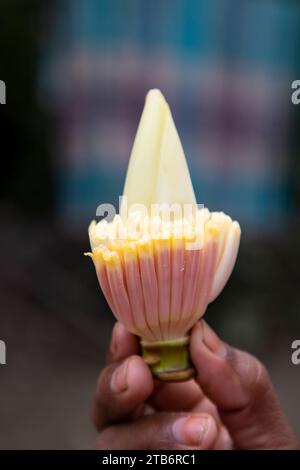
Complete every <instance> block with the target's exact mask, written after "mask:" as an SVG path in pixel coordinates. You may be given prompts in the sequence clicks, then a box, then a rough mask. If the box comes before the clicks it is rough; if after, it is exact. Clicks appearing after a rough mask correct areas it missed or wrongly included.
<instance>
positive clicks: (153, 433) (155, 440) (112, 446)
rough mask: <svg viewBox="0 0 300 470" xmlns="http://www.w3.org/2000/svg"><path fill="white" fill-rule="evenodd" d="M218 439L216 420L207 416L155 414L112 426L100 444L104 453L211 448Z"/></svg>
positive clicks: (100, 439)
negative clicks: (110, 451) (105, 451)
mask: <svg viewBox="0 0 300 470" xmlns="http://www.w3.org/2000/svg"><path fill="white" fill-rule="evenodd" d="M217 439H218V428H217V425H216V423H215V421H214V419H213V418H212V417H211V416H209V415H206V414H198V415H197V414H196V415H193V416H191V415H185V414H180V415H179V416H178V414H175V413H155V414H154V415H151V416H147V417H144V418H140V419H138V420H136V421H132V422H130V423H128V424H120V425H117V426H111V427H109V428H107V429H106V430H105V431H103V432H102V433H101V434H100V436H99V438H98V442H97V447H98V448H99V449H102V450H106V449H109V450H120V449H121V450H127V449H130V450H132V449H135V450H141V449H142V450H153V449H156V450H158V449H164V450H165V449H174V450H177V449H178V450H181V449H212V448H213V447H214V444H215V442H216V441H217Z"/></svg>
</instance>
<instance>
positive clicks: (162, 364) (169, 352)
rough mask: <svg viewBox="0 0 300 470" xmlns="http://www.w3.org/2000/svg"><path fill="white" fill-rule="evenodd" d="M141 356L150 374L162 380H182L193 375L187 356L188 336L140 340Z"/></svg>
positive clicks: (188, 378)
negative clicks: (164, 339)
mask: <svg viewBox="0 0 300 470" xmlns="http://www.w3.org/2000/svg"><path fill="white" fill-rule="evenodd" d="M141 346H142V356H143V358H144V360H145V362H146V364H148V365H149V367H150V369H151V372H152V375H153V376H154V377H155V378H156V379H159V380H162V381H164V382H184V381H186V380H190V379H191V378H192V377H194V375H195V370H194V368H193V366H192V365H191V362H190V358H189V337H188V336H184V337H183V338H178V339H174V340H167V341H155V342H148V341H144V340H141Z"/></svg>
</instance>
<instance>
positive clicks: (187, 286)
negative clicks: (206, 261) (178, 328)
mask: <svg viewBox="0 0 300 470" xmlns="http://www.w3.org/2000/svg"><path fill="white" fill-rule="evenodd" d="M200 255H201V250H199V249H196V250H186V251H185V259H186V263H185V266H186V269H185V276H184V287H183V296H182V307H181V308H182V314H181V319H182V320H183V319H188V318H189V317H190V316H191V315H192V314H193V307H194V300H195V295H196V291H197V287H198V285H199V281H200V279H199V277H200V276H199V274H200Z"/></svg>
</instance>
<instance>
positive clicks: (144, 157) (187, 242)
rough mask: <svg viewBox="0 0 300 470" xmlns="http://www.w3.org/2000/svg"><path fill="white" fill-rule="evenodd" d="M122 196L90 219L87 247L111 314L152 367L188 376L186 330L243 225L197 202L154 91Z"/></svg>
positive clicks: (222, 272) (219, 280)
mask: <svg viewBox="0 0 300 470" xmlns="http://www.w3.org/2000/svg"><path fill="white" fill-rule="evenodd" d="M123 196H124V197H123V200H122V204H121V207H120V215H116V216H115V217H114V219H113V221H112V222H110V223H108V222H107V221H105V220H102V221H100V222H98V224H96V222H95V221H94V222H92V223H91V225H90V227H89V237H90V243H91V248H92V253H89V255H90V256H91V257H92V259H93V261H94V264H95V267H96V272H97V276H98V279H99V283H100V286H101V289H102V291H103V293H104V295H105V297H106V299H107V302H108V304H109V306H110V308H111V310H112V312H113V313H114V315H115V317H116V318H117V319H118V320H119V321H120V322H122V323H123V324H124V325H125V327H126V328H127V329H128V330H129V331H130V332H132V333H134V334H136V335H138V336H139V337H140V338H141V339H142V342H141V344H142V348H143V356H144V357H145V360H146V362H147V363H148V364H149V365H150V366H151V369H152V372H153V374H154V375H156V376H157V377H158V378H160V379H161V380H187V379H188V378H189V377H191V376H192V368H191V367H190V363H189V360H188V347H187V343H188V336H187V333H188V332H189V330H190V329H191V327H192V326H193V325H194V323H196V321H197V320H199V319H200V318H201V317H202V316H203V315H204V313H205V310H206V308H207V305H208V304H209V303H210V302H212V301H213V300H214V299H215V298H216V297H217V296H218V295H219V293H220V292H221V290H222V289H223V287H224V285H225V284H226V282H227V280H228V278H229V276H230V274H231V272H232V269H233V267H234V264H235V260H236V257H237V253H238V247H239V241H240V227H239V224H238V222H235V221H232V220H231V218H230V217H229V216H227V215H225V214H224V213H223V212H212V213H210V212H209V211H208V209H199V207H198V206H197V204H196V198H195V194H194V190H193V186H192V182H191V178H190V174H189V170H188V166H187V163H186V159H185V155H184V152H183V148H182V145H181V142H180V139H179V136H178V133H177V130H176V127H175V124H174V121H173V118H172V115H171V112H170V109H169V106H168V104H167V102H166V101H165V99H164V97H163V95H162V94H161V92H160V91H159V90H151V91H150V92H149V93H148V95H147V98H146V103H145V107H144V110H143V114H142V117H141V120H140V124H139V127H138V131H137V135H136V138H135V142H134V145H133V149H132V153H131V157H130V162H129V166H128V171H127V176H126V181H125V187H124V192H123ZM154 206H155V211H153V207H154ZM157 206H158V212H157ZM166 208H167V211H166ZM186 208H188V209H189V211H188V212H186V210H185V209H186ZM160 209H161V210H160ZM170 213H171V214H172V216H171V217H170ZM166 215H169V217H167V218H166V217H165V216H166Z"/></svg>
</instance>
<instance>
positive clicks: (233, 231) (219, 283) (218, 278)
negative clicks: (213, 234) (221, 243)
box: [209, 222, 241, 303]
mask: <svg viewBox="0 0 300 470" xmlns="http://www.w3.org/2000/svg"><path fill="white" fill-rule="evenodd" d="M240 233H241V231H240V227H239V224H238V223H237V222H233V223H232V224H231V226H230V229H229V233H228V235H227V239H226V244H225V247H224V249H223V254H222V257H221V260H220V262H219V265H218V267H217V269H216V272H215V276H214V280H213V284H212V289H211V292H210V296H209V303H210V302H212V301H213V300H215V298H216V297H217V296H218V295H219V294H220V292H221V291H222V289H223V288H224V286H225V284H226V283H227V281H228V279H229V277H230V275H231V273H232V270H233V268H234V265H235V261H236V258H237V254H238V250H239V244H240Z"/></svg>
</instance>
